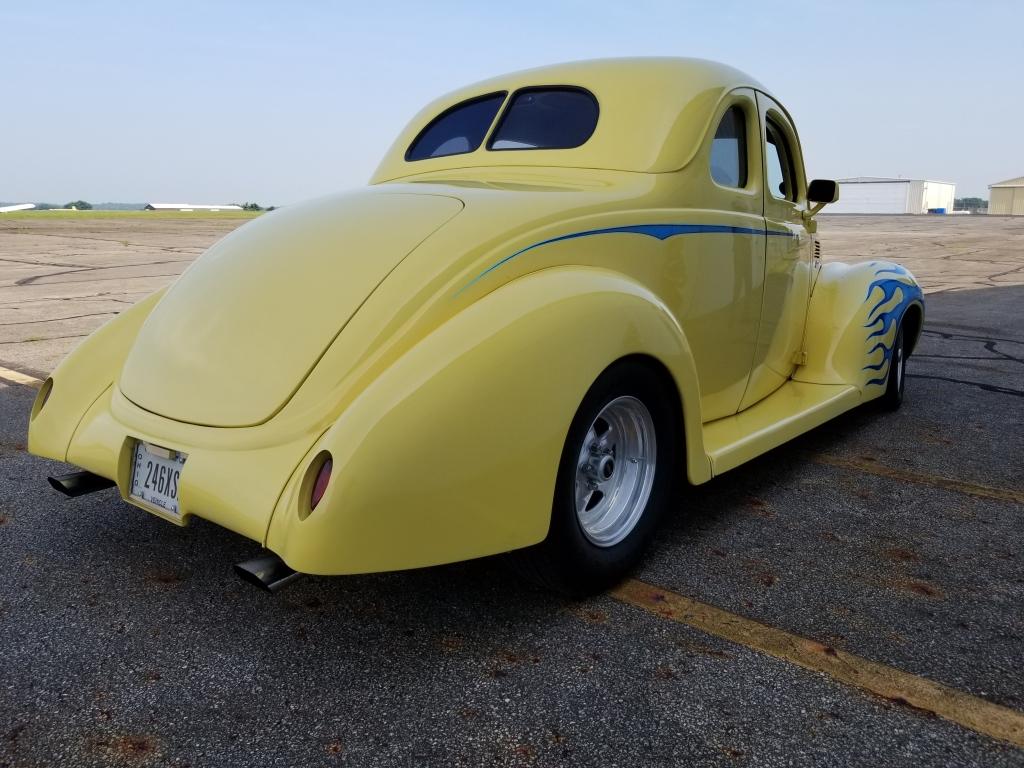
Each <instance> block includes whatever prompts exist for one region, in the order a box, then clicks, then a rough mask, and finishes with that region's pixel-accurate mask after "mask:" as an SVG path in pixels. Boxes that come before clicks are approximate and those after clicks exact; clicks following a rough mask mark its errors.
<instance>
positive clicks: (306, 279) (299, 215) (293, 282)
mask: <svg viewBox="0 0 1024 768" xmlns="http://www.w3.org/2000/svg"><path fill="white" fill-rule="evenodd" d="M462 207H463V205H462V202H461V201H460V200H458V199H457V198H454V197H448V196H442V195H436V194H428V193H422V194H419V193H408V192H402V193H393V192H384V191H379V190H377V189H373V188H371V189H368V190H361V191H358V192H353V193H348V194H343V195H334V196H331V197H328V198H322V199H320V200H315V201H312V202H310V203H305V204H303V205H298V206H295V207H290V208H284V209H281V210H279V211H274V212H273V213H271V214H268V215H265V216H262V217H260V218H259V219H257V220H255V221H253V222H251V223H249V224H246V225H245V226H243V227H241V228H240V229H238V230H236V231H235V232H233V233H232V234H230V235H228V236H227V237H226V238H224V239H223V240H221V241H220V242H219V243H217V244H216V245H214V246H213V247H212V248H210V250H208V251H207V252H206V253H205V254H203V256H202V257H200V258H199V259H198V260H197V261H196V262H195V263H194V264H193V265H192V266H191V267H189V269H188V270H186V272H185V273H184V274H183V275H182V276H181V278H179V280H178V282H177V283H175V284H174V285H173V286H172V287H171V288H170V290H169V291H168V292H167V294H166V295H165V296H164V297H163V298H162V299H161V300H160V303H159V304H158V305H157V306H156V308H155V309H154V310H153V312H152V313H151V314H150V316H149V317H148V318H147V319H146V322H145V323H144V324H143V326H142V329H141V330H140V332H139V335H138V337H137V338H136V340H135V344H134V345H133V347H132V350H131V352H130V353H129V355H128V358H127V360H126V361H125V365H124V368H123V370H122V373H121V380H120V382H119V385H120V388H121V391H122V392H123V393H124V395H125V396H126V397H127V398H128V399H129V400H131V401H132V402H134V403H135V404H136V405H138V406H140V407H142V408H144V409H146V410H148V411H151V412H153V413H156V414H159V415H161V416H164V417H166V418H169V419H174V420H177V421H184V422H189V423H192V424H202V425H206V426H215V427H244V426H252V425H255V424H260V423H263V422H265V421H267V420H268V419H270V418H271V417H272V416H273V415H274V414H275V413H276V412H277V411H278V410H280V409H281V408H282V407H283V406H284V405H285V403H287V402H288V400H289V399H290V398H291V396H292V395H293V394H294V392H295V391H296V390H297V389H298V387H299V385H300V384H301V383H302V382H303V381H304V380H305V378H306V377H307V376H308V374H309V372H310V371H311V370H312V369H313V367H314V366H315V365H316V363H317V361H318V360H319V359H320V357H321V356H322V355H323V353H324V351H325V350H326V349H327V348H328V346H329V345H330V344H331V342H332V341H333V340H334V338H335V337H336V336H337V335H338V334H339V333H340V332H341V330H342V328H344V326H345V324H346V323H347V322H348V320H349V319H350V318H351V317H352V315H353V314H355V312H356V310H358V309H359V307H360V306H361V305H362V303H363V302H364V301H365V300H366V298H367V297H368V296H369V295H370V294H371V293H373V291H374V290H375V289H376V288H377V286H378V285H380V283H381V282H382V281H383V280H384V279H385V278H386V277H387V275H388V274H389V273H390V272H391V271H392V270H393V269H394V268H395V267H396V266H398V264H399V263H400V262H401V261H402V260H403V259H404V258H405V257H406V256H407V255H408V254H409V253H411V252H412V251H413V250H414V249H415V248H416V247H417V246H418V245H419V244H420V243H422V242H423V241H424V240H425V239H426V238H428V237H430V235H431V234H433V233H434V232H436V231H437V230H438V229H440V228H441V227H442V226H444V224H445V223H447V222H448V221H449V220H451V219H452V218H453V217H454V216H456V215H457V214H458V213H459V211H461V210H462Z"/></svg>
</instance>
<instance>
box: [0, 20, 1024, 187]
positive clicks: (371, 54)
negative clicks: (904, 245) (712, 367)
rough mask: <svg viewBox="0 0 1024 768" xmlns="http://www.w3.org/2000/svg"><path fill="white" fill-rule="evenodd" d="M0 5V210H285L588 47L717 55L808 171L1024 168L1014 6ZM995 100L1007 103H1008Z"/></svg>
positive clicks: (619, 52)
mask: <svg viewBox="0 0 1024 768" xmlns="http://www.w3.org/2000/svg"><path fill="white" fill-rule="evenodd" d="M779 7H780V6H764V7H761V6H758V7H756V8H750V9H748V8H746V7H745V6H744V4H742V3H737V2H721V3H718V4H716V6H715V7H714V8H709V7H707V5H706V4H704V3H699V4H698V3H685V2H659V1H656V0H642V1H638V2H633V3H632V4H630V5H629V6H628V7H627V6H625V5H619V4H615V5H613V6H610V7H603V6H600V5H598V4H596V3H587V2H582V1H581V0H572V1H567V2H547V3H538V2H534V1H533V0H525V1H524V2H521V3H519V4H518V5H517V6H516V7H515V8H514V9H509V8H504V7H501V6H491V5H487V4H479V5H467V6H465V7H463V5H462V4H459V3H455V2H450V1H449V2H435V3H432V4H431V5H430V6H429V7H428V6H424V5H421V4H404V3H396V4H389V5H388V4H383V3H381V4H378V5H375V6H373V7H365V8H364V7H359V8H348V7H345V6H342V5H339V4H333V3H327V2H307V3H303V4H301V5H300V4H294V5H286V4H276V3H269V2H260V1H254V2H246V3H241V2H222V3H218V4H216V5H213V4H205V3H199V2H195V1H194V0H183V1H182V2H179V3H176V4H174V5H159V6H147V5H145V4H139V3H126V2H95V3H89V4H81V3H78V4H72V3H68V2H65V1H64V0H57V1H56V2H51V3H49V4H46V5H42V6H33V7H29V6H8V7H4V8H3V9H0V50H3V51H4V56H3V57H2V58H0V62H2V66H3V70H2V76H3V78H4V79H3V85H4V90H5V99H4V100H5V105H6V109H5V114H4V119H3V122H2V123H0V126H2V127H0V141H2V142H3V145H4V146H3V151H2V152H0V200H5V201H11V202H24V201H30V202H49V203H61V204H63V203H66V202H67V201H70V200H76V199H83V200H87V201H89V202H93V203H102V202H118V201H123V202H130V203H143V202H151V201H161V202H165V201H169V202H177V201H180V200H183V201H187V202H191V203H228V202H239V203H240V202H245V201H249V200H251V201H256V202H259V203H261V204H262V205H284V204H289V203H294V202H296V201H298V200H300V199H303V198H308V197H313V196H316V195H320V194H324V193H327V192H331V191H335V190H339V189H345V188H350V187H353V186H358V185H361V184H364V183H365V182H366V181H367V179H368V178H369V176H370V174H371V173H372V172H373V170H374V168H375V167H376V164H377V162H378V160H379V159H380V157H381V156H382V155H383V153H384V152H385V151H386V149H387V148H388V146H390V144H391V142H392V140H393V139H394V137H395V136H396V135H397V134H398V132H399V131H400V130H401V128H402V127H403V125H404V124H405V122H406V121H407V120H408V119H409V118H411V117H412V116H413V115H414V114H415V113H416V112H417V111H418V110H419V109H420V108H421V107H422V106H423V105H424V104H425V103H426V102H428V101H430V100H432V99H433V98H435V97H437V96H439V95H441V94H442V93H444V92H446V91H450V90H452V89H454V88H457V87H459V86H461V85H465V84H467V83H471V82H473V81H476V80H482V79H485V78H487V77H490V76H493V75H498V74H501V73H502V72H506V71H512V70H517V69H524V68H528V67H532V66H539V65H543V64H550V63H554V62H559V61H570V60H575V59H589V58H598V57H604V56H634V55H675V56H697V57H701V58H709V59H714V60H718V61H723V62H726V63H728V64H731V65H733V66H735V67H737V68H739V69H742V70H744V71H746V72H748V73H750V74H751V75H752V76H753V77H755V78H756V79H757V80H759V81H761V82H762V83H764V84H765V85H766V86H767V87H768V88H769V89H770V90H771V91H773V93H774V94H775V95H776V96H777V97H778V98H779V99H780V100H781V101H782V102H783V103H784V104H785V105H786V106H787V107H788V108H789V110H790V111H791V112H792V114H793V116H794V119H795V121H796V124H797V128H798V129H799V131H800V135H801V140H802V143H803V147H804V154H805V158H806V164H807V168H808V174H809V175H810V176H812V177H826V178H841V177H851V176H893V177H895V176H903V177H912V178H927V179H935V180H941V181H952V182H954V183H956V185H957V197H985V198H987V197H988V189H987V185H989V184H993V183H996V182H998V181H1002V180H1004V179H1007V178H1012V177H1015V176H1020V175H1024V152H1022V149H1021V147H1022V144H1021V141H1020V135H1019V134H1020V129H1019V128H1015V126H1019V125H1020V124H1021V123H1022V122H1024V121H1022V118H1024V105H1022V103H1021V100H1020V99H1019V98H1016V97H1013V96H1012V94H1013V93H1018V92H1019V90H1020V83H1019V82H1018V81H1019V73H1018V72H1017V70H1016V68H1015V67H1014V66H1012V65H1011V55H1010V54H1011V52H1013V51H1014V50H1016V48H1017V47H1019V40H1018V39H1017V37H1018V35H1019V30H1020V29H1021V26H1022V22H1024V8H1022V7H1021V6H1018V5H1017V4H1016V3H1012V2H987V3H978V4H976V5H972V6H964V5H963V4H957V3H952V2H918V1H913V2H906V3H901V4H899V6H898V7H893V4H890V3H882V2H865V3H861V4H858V5H856V6H850V5H847V6H844V7H843V8H842V9H838V8H835V7H830V6H828V5H827V4H825V3H817V4H815V3H811V2H804V0H797V1H796V2H790V3H787V4H786V5H785V8H786V9H787V13H786V14H784V15H780V14H779V13H778V12H774V13H773V10H776V9H777V8H779ZM1008 97H1009V98H1008Z"/></svg>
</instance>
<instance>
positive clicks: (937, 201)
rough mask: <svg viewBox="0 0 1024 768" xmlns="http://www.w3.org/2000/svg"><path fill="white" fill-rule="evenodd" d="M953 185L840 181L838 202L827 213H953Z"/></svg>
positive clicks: (868, 178)
mask: <svg viewBox="0 0 1024 768" xmlns="http://www.w3.org/2000/svg"><path fill="white" fill-rule="evenodd" d="M955 196H956V185H954V184H952V183H950V182H947V181H929V180H926V179H887V178H882V177H878V176H857V177H855V178H852V179H839V202H837V203H834V204H832V205H830V206H829V207H828V208H827V209H826V211H827V212H828V213H928V212H929V211H932V212H935V213H952V212H953V198H954V197H955Z"/></svg>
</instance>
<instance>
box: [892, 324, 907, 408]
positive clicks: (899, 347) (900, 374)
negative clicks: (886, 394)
mask: <svg viewBox="0 0 1024 768" xmlns="http://www.w3.org/2000/svg"><path fill="white" fill-rule="evenodd" d="M902 334H903V331H902V329H901V330H900V336H899V337H898V338H897V339H896V343H895V347H896V349H895V351H894V352H893V354H894V355H895V357H896V388H897V389H898V390H899V391H900V392H902V391H903V378H904V376H906V365H907V362H906V355H904V354H903V338H902Z"/></svg>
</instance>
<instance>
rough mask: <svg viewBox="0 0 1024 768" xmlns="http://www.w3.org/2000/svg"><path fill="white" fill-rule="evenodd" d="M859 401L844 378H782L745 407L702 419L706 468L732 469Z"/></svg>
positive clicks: (715, 472) (714, 472)
mask: <svg viewBox="0 0 1024 768" xmlns="http://www.w3.org/2000/svg"><path fill="white" fill-rule="evenodd" d="M859 404H860V390H858V389H857V388H856V387H853V386H850V385H848V384H808V383H806V382H802V381H793V380H790V381H787V382H786V383H785V384H783V385H782V386H781V387H779V388H778V389H777V390H775V391H774V392H772V394H770V395H768V397H766V398H765V399H764V400H762V401H761V402H759V403H756V404H755V405H752V406H750V407H749V408H747V409H746V410H745V411H741V412H740V413H737V414H736V415H734V416H726V417H725V418H724V419H716V420H715V421H709V422H708V423H707V424H705V425H704V450H705V452H706V453H707V455H708V458H709V459H710V460H711V474H712V475H720V474H722V473H723V472H727V471H728V470H730V469H734V468H735V467H738V466H739V465H740V464H743V463H744V462H747V461H750V460H751V459H753V458H754V457H756V456H760V455H761V454H762V453H767V452H768V451H770V450H771V449H772V448H776V447H778V446H780V445H782V444H783V443H785V442H788V441H790V440H792V439H793V438H794V437H797V436H798V435H802V434H803V433H804V432H809V431H810V430H812V429H814V428H815V427H817V426H820V425H821V424H824V423H825V422H826V421H828V420H829V419H834V418H835V417H836V416H838V415H839V414H841V413H845V412H846V411H848V410H850V409H851V408H855V407H856V406H858V405H859Z"/></svg>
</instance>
